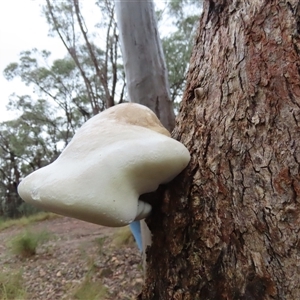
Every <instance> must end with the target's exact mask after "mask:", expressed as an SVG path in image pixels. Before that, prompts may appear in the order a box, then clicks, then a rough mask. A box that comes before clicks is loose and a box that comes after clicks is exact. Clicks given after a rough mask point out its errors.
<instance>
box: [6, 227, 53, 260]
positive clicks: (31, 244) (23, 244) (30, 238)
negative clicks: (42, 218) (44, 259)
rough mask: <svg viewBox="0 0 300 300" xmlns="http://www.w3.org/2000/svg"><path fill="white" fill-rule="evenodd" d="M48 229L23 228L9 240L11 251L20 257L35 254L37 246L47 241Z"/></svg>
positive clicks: (48, 236)
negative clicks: (31, 229) (22, 230)
mask: <svg viewBox="0 0 300 300" xmlns="http://www.w3.org/2000/svg"><path fill="white" fill-rule="evenodd" d="M49 238H50V233H49V232H48V231H40V232H33V231H28V230H25V231H24V232H22V233H20V234H18V235H17V236H15V237H14V238H13V239H12V240H11V249H12V252H13V253H14V254H16V255H18V256H21V257H30V256H33V255H35V254H36V250H37V247H38V246H39V245H40V244H42V243H44V242H46V241H48V240H49Z"/></svg>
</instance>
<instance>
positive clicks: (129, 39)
mask: <svg viewBox="0 0 300 300" xmlns="http://www.w3.org/2000/svg"><path fill="white" fill-rule="evenodd" d="M115 9H116V16H117V23H118V29H119V33H120V43H121V51H122V57H123V62H124V69H125V74H126V82H127V89H128V94H129V98H130V101H131V102H135V103H140V104H143V105H145V106H147V107H149V108H150V109H151V110H152V111H153V112H154V113H155V114H156V115H157V117H158V118H159V119H160V121H161V123H162V124H163V125H164V126H165V127H166V128H167V129H168V130H169V131H170V132H171V131H172V130H173V128H174V123H175V114H174V108H173V103H172V102H171V100H170V91H169V81H168V73H167V67H166V62H165V58H164V53H163V49H162V45H161V40H160V38H159V34H158V29H157V21H156V17H155V11H154V4H153V1H134V2H128V1H125V0H121V1H115ZM140 225H141V235H142V249H143V266H144V271H145V270H146V248H147V247H148V246H149V245H151V232H150V230H149V228H148V226H147V224H146V223H145V221H144V220H141V221H140Z"/></svg>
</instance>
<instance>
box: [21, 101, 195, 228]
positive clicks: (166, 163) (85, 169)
mask: <svg viewBox="0 0 300 300" xmlns="http://www.w3.org/2000/svg"><path fill="white" fill-rule="evenodd" d="M189 160H190V154H189V152H188V150H187V149H186V148H185V147H184V145H183V144H181V143H180V142H178V141H176V140H174V139H172V138H171V137H170V134H169V132H168V131H167V130H166V129H165V128H164V127H163V126H162V125H161V123H160V121H159V120H158V118H157V117H156V115H155V114H154V113H153V112H152V111H151V110H150V109H148V108H147V107H145V106H143V105H140V104H134V103H127V104H119V105H117V106H114V107H111V108H109V109H107V110H105V111H104V112H101V113H100V114H98V115H96V116H94V117H93V118H91V119H90V120H88V121H87V122H86V123H85V124H83V126H82V127H81V128H80V129H79V130H78V131H77V133H76V134H75V135H74V137H73V139H72V140H71V142H70V143H69V144H68V146H67V147H66V148H65V149H64V150H63V152H62V153H61V155H60V156H59V157H58V158H57V159H56V160H55V161H54V162H53V163H51V164H50V165H48V166H46V167H43V168H41V169H39V170H36V171H35V172H33V173H32V174H30V175H28V176H27V177H25V178H24V179H23V180H22V181H21V183H20V185H19V187H18V192H19V195H20V196H21V198H22V199H23V200H25V201H26V202H28V203H31V204H33V205H35V206H37V207H39V208H42V209H45V210H50V211H53V212H55V213H58V214H62V215H66V216H70V217H74V218H77V219H81V220H84V221H88V222H91V223H96V224H100V225H105V226H111V227H117V226H124V225H127V224H129V223H131V222H132V221H134V220H140V219H143V218H145V217H147V216H148V215H149V214H150V212H151V206H150V204H148V203H146V202H143V201H141V200H139V196H140V195H141V194H144V193H149V192H153V191H155V190H156V189H157V188H158V186H159V185H160V184H164V183H167V182H169V181H171V180H172V179H173V178H174V177H175V176H176V175H178V174H179V173H180V172H181V171H182V170H183V169H184V168H185V167H186V166H187V164H188V163H189Z"/></svg>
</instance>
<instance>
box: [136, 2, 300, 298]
mask: <svg viewBox="0 0 300 300" xmlns="http://www.w3.org/2000/svg"><path fill="white" fill-rule="evenodd" d="M299 7H300V2H299V1H279V0H274V1H267V0H261V1H237V0H236V1H234V0H232V1H228V0H223V1H222V0H214V1H213V0H208V1H205V3H204V12H203V15H202V16H201V22H200V27H199V32H198V35H197V39H196V44H195V47H194V51H193V54H192V58H191V64H190V69H189V72H188V80H187V82H188V83H187V88H186V91H185V94H184V98H183V102H182V106H181V110H180V114H179V117H178V118H177V123H176V128H175V130H174V132H173V135H174V138H176V139H178V140H180V141H181V142H182V143H183V144H185V145H186V146H187V147H188V149H189V150H190V153H191V155H192V159H191V162H190V165H189V167H188V168H187V169H186V170H185V171H184V172H183V174H181V175H180V176H179V177H177V178H176V179H175V180H174V181H173V182H172V183H170V184H169V185H168V186H167V187H166V188H161V189H160V192H159V193H158V196H157V199H154V202H155V201H156V202H155V209H154V213H153V215H152V216H151V218H150V219H149V220H148V224H149V226H150V229H151V231H152V233H153V244H152V246H151V248H150V249H149V251H148V272H147V278H146V285H145V288H144V291H143V293H142V294H141V295H140V297H139V299H185V300H188V299H189V300H196V299H205V300H209V299H214V300H222V299H253V300H254V299H255V300H257V299H260V300H262V299H278V300H279V299H300V277H299V276H298V274H299V272H300V246H299V245H300V243H299V224H300V184H299V179H300V176H299V173H300V172H299V171H300V128H299V124H300V74H299V70H300V59H299V54H300V39H299V32H300V29H299V28H300V26H299V24H300V17H299V16H300V15H299V13H298V9H299Z"/></svg>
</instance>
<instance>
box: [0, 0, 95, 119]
mask: <svg viewBox="0 0 300 300" xmlns="http://www.w3.org/2000/svg"><path fill="white" fill-rule="evenodd" d="M87 1H93V0H87ZM42 2H43V1H42V0H4V1H0V43H1V46H0V70H1V74H0V121H4V120H6V119H8V118H9V117H11V116H12V114H9V113H8V112H7V111H6V109H5V106H6V104H7V102H8V98H9V95H10V94H12V93H14V92H15V93H16V94H18V95H22V94H28V93H30V92H31V91H32V89H30V88H26V87H24V84H23V83H20V81H19V80H13V81H11V82H9V81H7V80H6V79H5V78H4V77H3V70H4V69H5V67H6V66H7V65H8V64H9V63H11V62H17V61H18V58H19V53H20V52H21V51H23V50H30V49H32V48H34V47H36V48H38V49H41V50H42V49H48V50H50V51H51V52H52V53H53V57H56V58H58V57H61V56H64V54H65V50H64V48H63V46H62V45H61V44H60V43H59V41H58V40H57V39H54V38H50V37H48V25H47V23H46V21H45V20H44V19H43V17H42V16H41V8H40V4H41V3H42Z"/></svg>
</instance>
